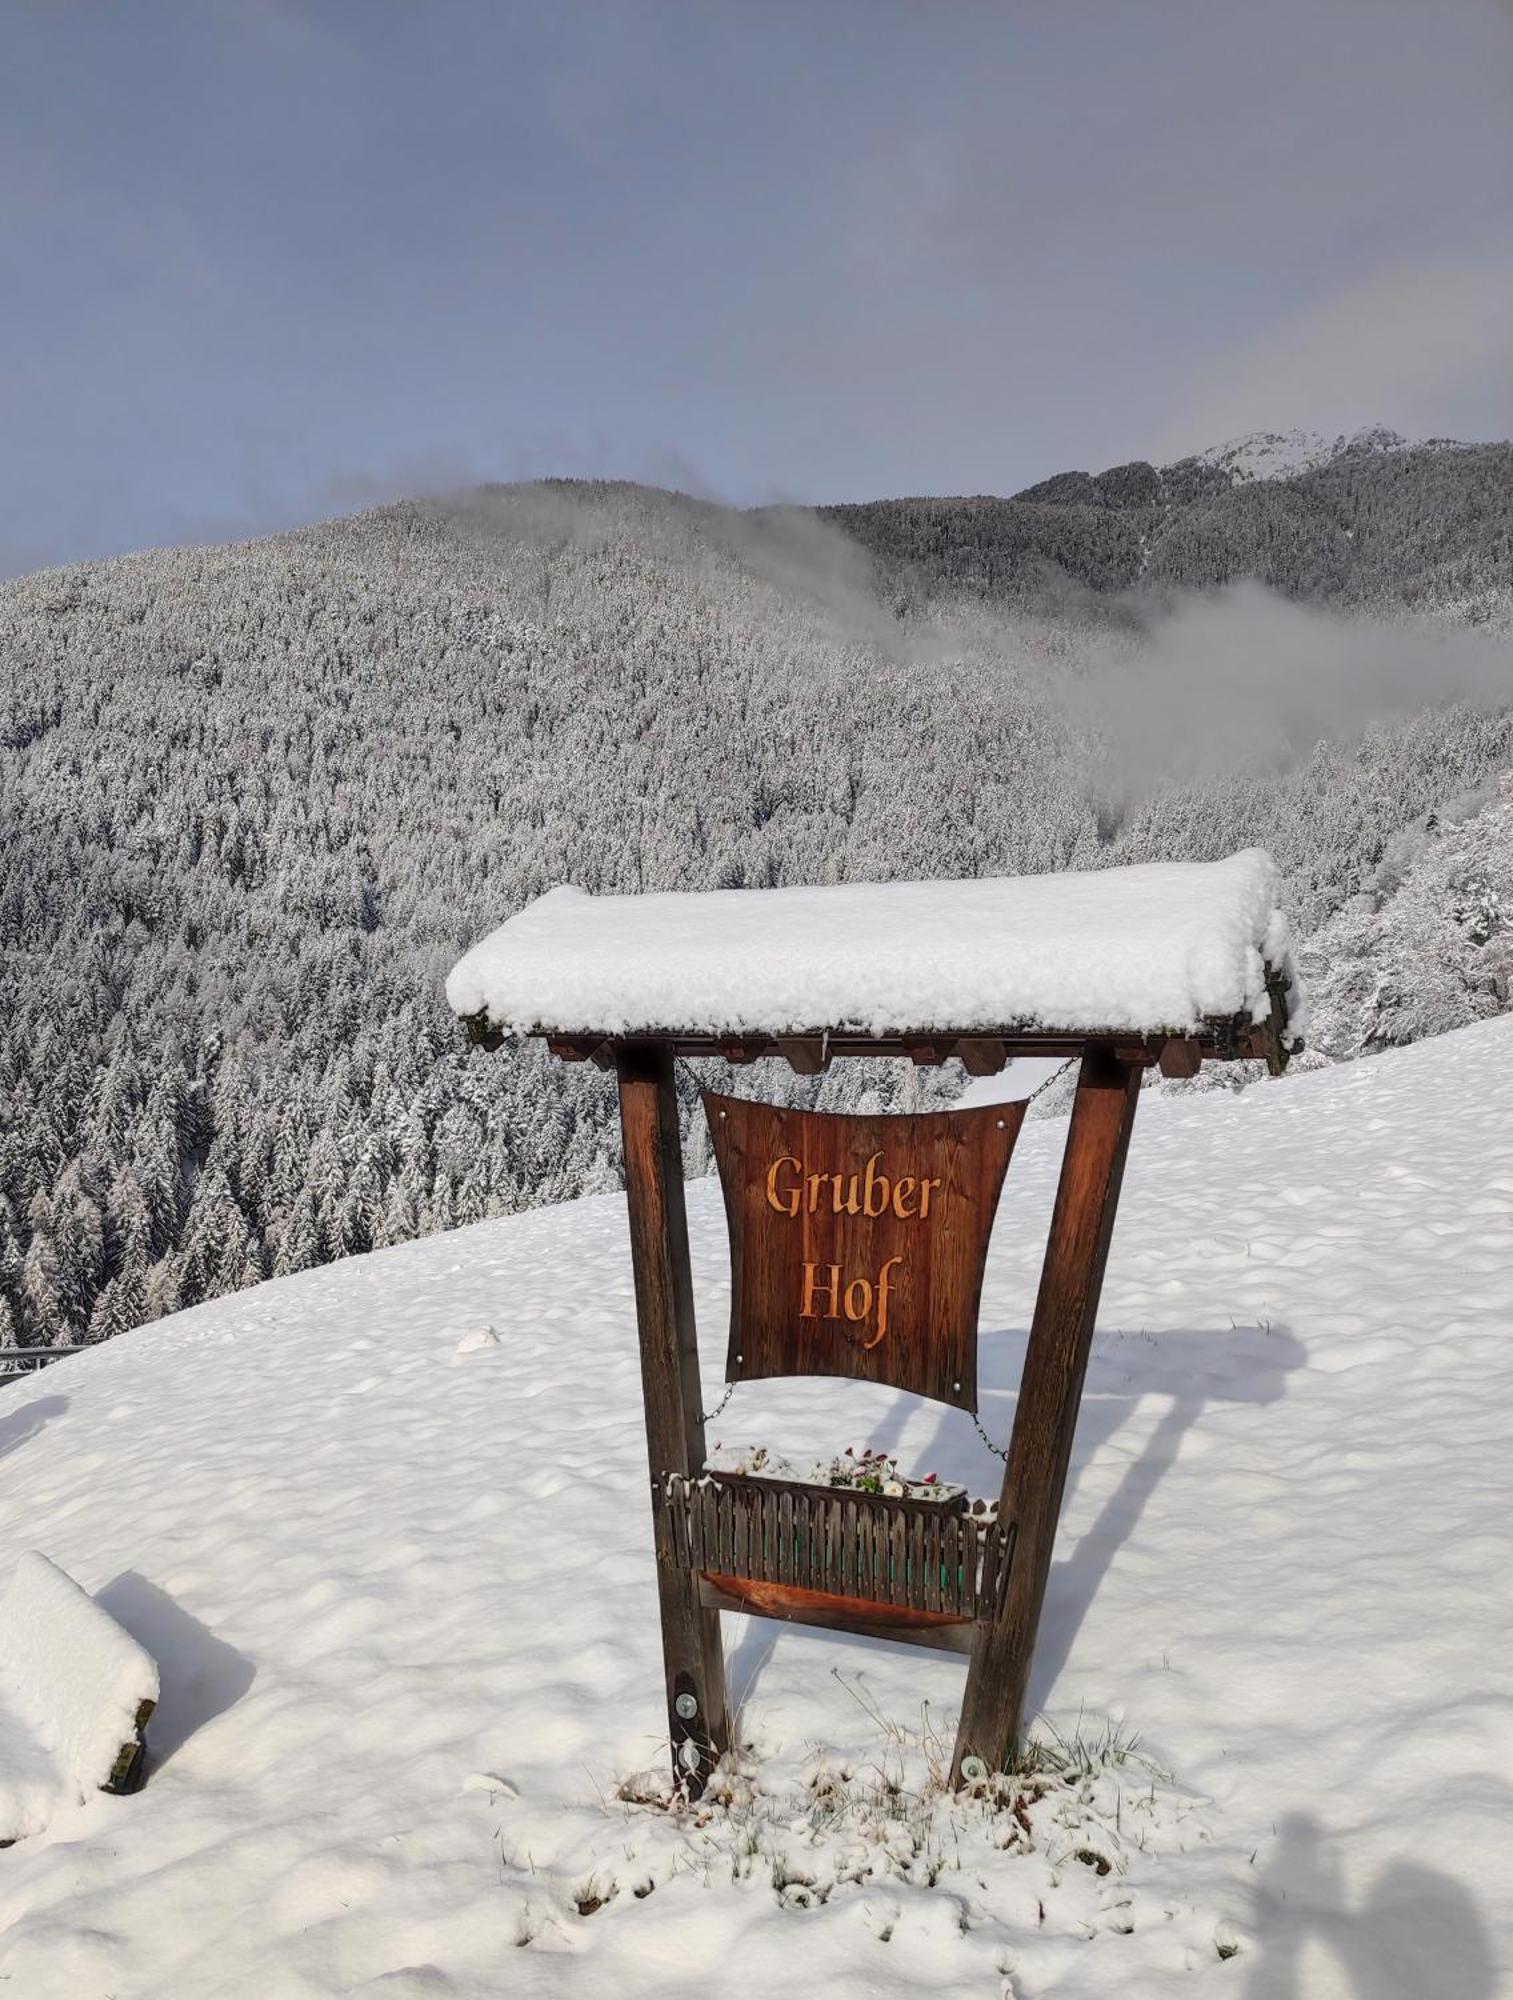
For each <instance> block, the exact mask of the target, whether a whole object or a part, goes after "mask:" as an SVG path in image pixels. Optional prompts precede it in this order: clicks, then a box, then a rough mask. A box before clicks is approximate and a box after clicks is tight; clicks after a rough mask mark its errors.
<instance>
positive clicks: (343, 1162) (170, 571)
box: [0, 435, 1513, 1345]
mask: <svg viewBox="0 0 1513 2000" xmlns="http://www.w3.org/2000/svg"><path fill="white" fill-rule="evenodd" d="M0 666H3V671H0V688H3V695H0V954H3V957H0V982H3V986H0V991H3V999H4V1009H3V1014H0V1095H3V1099H4V1101H5V1103H6V1104H7V1105H8V1107H9V1111H8V1117H7V1122H6V1124H5V1125H4V1127H3V1128H0V1345H6V1344H11V1343H18V1342H19V1343H22V1344H38V1345H57V1344H63V1343H68V1342H74V1341H83V1340H95V1339H102V1338H105V1337H108V1336H109V1335H111V1334H113V1333H116V1332H119V1331H121V1330H123V1329H124V1328H126V1327H129V1326H132V1325H134V1324H137V1323H138V1322H140V1321H142V1320H143V1319H147V1318H152V1317H156V1316H158V1315H160V1314H162V1313H164V1312H167V1311H171V1310H173V1309H175V1308H176V1307H178V1306H179V1305H180V1304H185V1305H187V1304H191V1303H194V1302H195V1301H197V1300H199V1299H201V1298H205V1297H211V1296H215V1295H216V1294H218V1293H221V1292H225V1291H227V1290H230V1289H234V1288H236V1287H239V1286H242V1285H246V1284H251V1283H254V1282H256V1281H257V1280H259V1279H261V1278H263V1277H265V1276H268V1275H270V1274H272V1273H275V1272H277V1273H283V1272H289V1271H298V1270H302V1269H306V1268H309V1267H311V1266H313V1265H316V1264H320V1263H323V1262H325V1261H327V1260H330V1259H333V1258H336V1257H340V1256H344V1255H348V1254H351V1253H354V1252H358V1251H363V1250H367V1249H370V1248H373V1247H376V1246H379V1245H383V1244H388V1243H394V1242H399V1241H403V1240H406V1239H408V1238H410V1237H413V1236H416V1235H418V1234H422V1233H425V1232H428V1231H431V1230H437V1229H447V1228H452V1227H455V1226H458V1225H460V1224H463V1223H468V1222H472V1221H475V1220H478V1219H480V1218H482V1217H484V1216H486V1215H491V1214H497V1213H501V1212H506V1211H510V1210H514V1209H518V1208H522V1207H527V1206H531V1205H534V1204H537V1203H542V1202H550V1201H559V1200H563V1199H567V1198H569V1197H571V1196H573V1195H576V1194H579V1193H582V1192H585V1191H593V1190H598V1189H604V1188H609V1187H613V1186H615V1185H617V1184H618V1166H617V1160H616V1151H615V1148H616V1141H615V1137H614V1132H613V1121H612V1115H611V1114H612V1088H611V1085H610V1084H609V1083H608V1082H607V1081H606V1079H604V1078H603V1077H601V1076H600V1075H599V1074H598V1073H597V1072H595V1071H592V1070H589V1069H586V1068H585V1067H582V1066H572V1067H569V1066H565V1065H560V1064H557V1063H554V1062H552V1061H550V1060H549V1059H547V1058H546V1057H545V1056H544V1055H543V1054H542V1053H541V1052H540V1051H538V1050H537V1049H536V1048H535V1047H534V1046H531V1045H526V1046H525V1047H524V1048H523V1049H521V1050H519V1051H515V1052H511V1053H508V1054H505V1055H486V1054H483V1053H482V1052H479V1051H472V1050H469V1049H468V1048H466V1047H465V1046H464V1044H463V1040H462V1037H461V1033H460V1031H459V1029H458V1026H457V1024H456V1022H455V1021H454V1020H453V1019H452V1017H451V1016H450V1014H449V1013H448V1012H447V1011H446V1008H445V1003H444V1000H443V998H442V991H441V987H442V980H443V977H444V975H445V973H446V971H447V969H448V967H449V966H450V965H451V963H452V962H453V960H454V959H455V958H456V957H457V956H458V954H459V953H460V952H461V950H462V949H463V948H464V947H465V946H467V945H468V944H470V943H471V942H473V941H474V940H475V939H476V938H477V937H478V936H480V935H481V934H482V933H483V932H484V931H485V930H487V929H490V928H492V927H493V926H494V925H496V924H497V923H499V922H501V921H502V920H503V919H504V918H505V917H506V916H508V915H509V914H510V913H511V912H512V911H514V910H515V909H518V908H519V907H520V906H521V904H523V903H524V902H525V901H527V900H528V899H529V898H530V897H532V896H535V895H538V894H540V893H541V892H542V891H544V890H545V889H547V888H549V887H551V886H552V885H553V884H555V883H558V882H564V881H572V882H576V883H578V884H580V885H582V886H583V887H585V888H587V889H589V890H592V891H639V890H647V889H692V888H711V887H737V886H753V887H766V886H772V885H777V884H781V883H795V882H827V881H858V880H886V879H889V878H901V877H904V878H906V877H927V878H928V877H949V876H959V875H982V874H999V873H1015V872H1023V871H1042V870H1048V869H1063V868H1091V867H1100V866H1104V865H1110V864H1116V863H1123V862H1134V861H1146V860H1156V859H1161V860H1205V859H1211V858H1214V857H1216V856H1219V855H1222V854H1225V853H1228V852H1230V851H1232V850H1233V849H1235V848H1238V847H1243V846H1247V845H1251V844H1259V845H1264V846H1266V847H1268V848H1269V849H1270V850H1271V852H1272V853H1273V854H1274V855H1275V857H1276V859H1277V861H1278V863H1279V865H1280V867H1281V869H1282V871H1283V874H1284V878H1285V883H1286V895H1287V901H1288V905H1289V909H1290V911H1291V914H1292V917H1293V921H1294V924H1295V926H1296V928H1297V930H1298V932H1299V935H1300V937H1301V938H1302V940H1303V947H1304V949H1303V958H1304V965H1305V969H1306V970H1307V972H1308V974H1309V984H1310V990H1311V994H1312V999H1313V1015H1312V1019H1311V1022H1310V1027H1309V1040H1310V1046H1311V1049H1312V1051H1313V1052H1314V1057H1315V1058H1317V1059H1330V1060H1339V1059H1347V1058H1350V1057H1353V1056H1355V1055H1358V1054H1361V1053H1365V1052H1369V1051H1370V1050H1372V1049H1374V1048H1378V1047H1382V1046H1385V1045H1387V1044H1389V1043H1392V1042H1399V1041H1404V1040H1411V1039H1413V1038H1415V1037H1416V1036H1418V1035H1422V1034H1427V1033H1433V1032H1437V1031H1440V1030H1442V1029H1445V1028H1448V1027H1451V1026H1455V1025H1458V1024H1459V1023H1460V1022H1462V1021H1466V1020H1471V1019H1474V1018H1477V1017H1478V1016H1479V1015H1482V1014H1485V1013H1489V1012H1495V1011H1498V1010H1500V1009H1502V1008H1505V1007H1506V1006H1507V1005H1508V1004H1509V983H1510V974H1513V946H1510V938H1513V914H1510V912H1513V798H1510V797H1509V795H1508V793H1507V791H1506V789H1500V788H1499V780H1500V778H1501V776H1502V774H1504V773H1506V772H1507V771H1508V770H1509V768H1510V766H1513V449H1510V448H1509V447H1508V446H1505V445H1485V446H1454V445H1443V444H1440V445H1434V446H1423V447H1408V446H1405V445H1403V444H1402V443H1401V441H1400V440H1396V439H1392V438H1390V437H1387V436H1384V435H1374V436H1372V437H1368V438H1363V439H1360V440H1356V441H1354V442H1353V443H1351V444H1349V445H1346V446H1343V447H1341V448H1337V449H1335V450H1332V451H1330V452H1327V453H1324V454H1321V455H1319V456H1318V457H1317V461H1316V462H1311V463H1309V464H1308V465H1307V466H1306V467H1305V468H1304V469H1302V470H1299V471H1296V472H1293V473H1291V474H1290V475H1289V476H1282V477H1262V478H1257V477H1254V476H1250V475H1248V474H1247V472H1246V470H1245V466H1244V463H1243V461H1242V460H1236V459H1235V458H1234V457H1233V455H1230V456H1228V457H1226V456H1225V455H1223V454H1206V455H1204V456H1203V457H1200V458H1196V459H1189V460H1186V461H1184V462H1183V463H1182V464H1180V465H1177V466H1173V467H1168V468H1165V469H1157V468H1154V467H1151V466H1148V465H1137V466H1125V467H1119V468H1115V469H1114V470H1112V471H1109V472H1106V473H1102V474H1098V475H1093V474H1088V473H1067V474H1064V475H1061V476H1060V477H1058V478H1056V479H1053V480H1050V481H1047V482H1044V483H1043V484H1041V485H1040V486H1038V487H1035V488H1032V489H1030V490H1029V491H1028V492H1027V493H1025V494H1023V495H1020V496H1019V497H1017V498H1015V499H1012V500H1004V499H995V498H970V499H901V500H891V501H881V502H878V503H876V504H874V505H870V506H845V507H832V508H824V509H818V510H808V509H798V508H779V509H761V510H753V511H745V512H742V511H737V510H734V509H729V508H724V507H720V506H717V505H715V504H712V503H709V502H703V501H695V500H690V499H687V498H685V497H682V496H679V495H675V494H670V493H664V492H660V491H653V490H649V489H646V488H640V487H634V486H615V485H602V484H592V483H575V482H564V483H547V484H539V485H533V486H522V487H498V488H482V489H475V490H472V491H469V492H466V493H462V494H456V495H451V496H447V497H445V498H439V499H431V500H426V501H417V502H406V503H402V504H398V505H394V506H388V507H383V508H380V509H378V510H376V511H374V512H371V513H367V514H364V515H360V516H358V517H356V518H355V519H351V520H344V521H337V522H332V523H328V524H325V525H322V526H319V527H314V528H310V529H306V530H303V531H300V532H298V533H294V534H289V535H283V536H279V537H276V538H274V539H270V540H266V541H260V542H252V543H246V544H241V545H238V546H231V547H218V548H205V549H183V550H171V551H166V552H162V553H154V554H148V555H140V556H130V557H125V558H121V559H119V560H115V561H110V562H101V563H89V564H81V565H79V566H77V567H74V568H70V569H63V570H52V571H47V572H43V573H41V574H38V575H34V576H30V577H25V578H21V579H19V580H16V581H14V582H11V583H9V584H5V585H3V586H0ZM704 1070H705V1077H706V1080H707V1081H710V1082H713V1083H716V1084H718V1083H719V1082H720V1081H721V1080H722V1077H721V1070H722V1066H720V1065H715V1064H709V1065H705V1066H704ZM769 1071H770V1074H769V1073H768V1072H769ZM748 1080H749V1081H754V1082H756V1083H757V1084H758V1087H759V1088H760V1089H761V1090H762V1091H763V1093H764V1094H766V1095H768V1096H771V1097H776V1098H782V1099H786V1100H788V1101H808V1102H818V1103H820V1104H825V1105H831V1106H840V1105H846V1106H847V1107H857V1106H860V1105H862V1104H864V1103H865V1104H867V1105H869V1106H871V1107H873V1108H893V1107H903V1106H907V1105H912V1104H917V1103H920V1102H922V1101H925V1100H926V1098H927V1097H931V1096H938V1095H941V1094H950V1093H952V1092H954V1090H955V1089H957V1088H958V1087H959V1084H960V1078H959V1076H958V1075H957V1074H956V1073H955V1069H954V1066H952V1065H948V1066H947V1069H946V1070H945V1071H944V1072H941V1073H938V1074H935V1073H932V1074H930V1075H928V1076H922V1075H921V1074H919V1073H917V1072H915V1071H913V1070H912V1069H901V1068H899V1067H896V1066H893V1065H884V1064H878V1065H869V1066H862V1065H856V1066H854V1067H851V1068H848V1069H847V1070H846V1071H844V1072H837V1073H835V1074H833V1075H831V1076H827V1077H825V1078H823V1079H819V1080H816V1081H805V1080H801V1079H798V1078H796V1077H794V1076H792V1075H791V1073H789V1072H788V1071H787V1069H786V1067H784V1066H774V1065H764V1066H763V1073H762V1075H761V1076H760V1078H759V1079H748ZM1199 1081H1200V1083H1203V1082H1207V1081H1208V1079H1207V1077H1205V1078H1202V1079H1200V1080H1199ZM682 1088H683V1089H684V1091H685V1103H684V1108H685V1113H686V1118H685V1123H686V1125H687V1127H688V1133H689V1157H690V1168H691V1170H692V1171H695V1172H698V1171H702V1170H703V1169H704V1167H705V1166H706V1165H707V1149H706V1147H705V1144H704V1140H703V1134H702V1128H701V1124H700V1122H699V1120H698V1117H697V1113H696V1097H695V1090H694V1082H693V1078H692V1074H691V1072H690V1073H687V1074H685V1075H684V1077H683V1083H682Z"/></svg>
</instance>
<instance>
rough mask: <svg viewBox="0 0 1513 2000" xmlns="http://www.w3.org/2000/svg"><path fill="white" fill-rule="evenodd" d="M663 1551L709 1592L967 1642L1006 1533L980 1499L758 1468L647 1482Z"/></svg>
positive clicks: (999, 1577) (803, 1619)
mask: <svg viewBox="0 0 1513 2000" xmlns="http://www.w3.org/2000/svg"><path fill="white" fill-rule="evenodd" d="M653 1504H654V1510H655V1513H656V1526H657V1536H658V1548H659V1552H660V1553H661V1555H662V1557H663V1560H664V1561H667V1562H669V1563H671V1564H672V1565H673V1566H674V1567H676V1568H678V1569H684V1570H692V1571H693V1572H695V1574H696V1575H697V1576H698V1577H699V1578H700V1579H701V1595H702V1596H703V1597H704V1598H705V1601H706V1602H709V1603H711V1604H712V1605H715V1606H716V1607H717V1608H720V1609H726V1610H755V1611H761V1612H763V1613H764V1614H765V1615H767V1616H769V1617H773V1616H776V1617H785V1618H791V1619H794V1620H796V1621H798V1622H799V1623H803V1624H817V1625H826V1624H835V1625H839V1624H843V1623H844V1624H846V1626H847V1627H848V1629H862V1630H868V1631H876V1632H879V1633H882V1634H884V1635H885V1636H888V1637H892V1638H904V1639H912V1640H914V1641H915V1642H916V1643H918V1644H922V1645H934V1646H944V1647H946V1648H948V1649H950V1650H955V1651H965V1650H967V1648H968V1647H969V1645H970V1631H971V1627H972V1625H973V1624H974V1623H975V1622H977V1621H978V1620H979V1619H982V1618H987V1617H991V1616H992V1615H993V1614H994V1613H995V1611H996V1610H997V1608H998V1606H999V1605H1000V1604H1001V1602H1002V1597H1003V1590H1004V1587H1005V1585H1006V1583H1007V1580H1008V1572H1009V1566H1010V1562H1011V1559H1012V1555H1013V1544H1014V1533H1013V1529H1012V1527H1011V1526H1008V1525H1001V1524H1000V1523H999V1520H998V1515H997V1510H996V1509H994V1508H992V1507H990V1506H989V1505H988V1504H987V1503H986V1502H985V1501H981V1500H975V1501H970V1502H969V1501H968V1500H967V1497H966V1495H965V1494H961V1493H953V1494H952V1495H951V1496H950V1497H948V1498H946V1499H941V1500H922V1499H919V1498H916V1497H914V1496H912V1495H907V1494H905V1495H897V1494H886V1493H867V1492H861V1491H858V1490H857V1489H856V1488H854V1487H844V1486H816V1485H810V1484H809V1483H807V1482H806V1481H801V1480H795V1479H773V1478H766V1477H764V1476H762V1475H760V1474H749V1473H725V1472H707V1473H705V1474H704V1475H703V1476H702V1477H701V1478H698V1479H693V1480H689V1479H683V1478H681V1477H678V1476H672V1477H669V1478H667V1479H665V1480H663V1481H662V1482H661V1483H660V1486H659V1487H658V1488H657V1489H655V1490H654V1496H653Z"/></svg>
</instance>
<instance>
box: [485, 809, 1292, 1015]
mask: <svg viewBox="0 0 1513 2000" xmlns="http://www.w3.org/2000/svg"><path fill="white" fill-rule="evenodd" d="M1268 968H1270V969H1271V970H1272V971H1273V972H1274V973H1275V974H1278V975H1281V976H1282V977H1284V978H1285V977H1287V976H1288V975H1289V974H1290V970H1291V967H1290V962H1289V957H1288V941H1287V928H1286V920H1285V919H1284V917H1283V916H1282V914H1281V912H1280V911H1279V910H1278V908H1277V875H1276V869H1275V866H1274V865H1273V863H1272V860H1271V858H1270V856H1269V855H1267V854H1265V853H1263V852H1262V851H1261V850H1260V849H1258V848H1251V849H1248V850H1246V851H1245V852H1244V853H1241V854H1233V855H1231V856H1230V857H1229V858H1228V859H1227V860H1225V861H1213V862H1170V863H1157V864H1151V865H1148V866H1143V867H1136V868H1105V869H1099V870H1096V871H1092V872H1088V873H1081V874H1058V875H1024V876H1002V877H997V878H982V879H978V880H975V881H965V882H880V883H854V884H848V885H844V886H837V887H827V888H810V889H798V888H795V889H717V890H710V891H707V892H703V893H694V894H659V895H647V896H590V895H588V894H586V893H585V892H584V891H583V890H581V889H574V888H559V889H553V890H552V891H551V892H550V894H548V895H545V896H542V897H540V898H539V899H538V900H537V901H536V902H534V903H531V904H528V905H527V907H526V908H525V909H523V910H521V911H520V912H519V914H518V915H517V916H513V917H511V918H510V920H509V921H508V922H507V923H505V924H502V925H501V926H500V927H499V929H498V930H496V931H494V932H493V933H492V935H491V936H489V937H486V938H484V939H483V940H482V942H481V943H479V944H476V945H474V947H473V949H472V950H471V951H470V952H468V954H467V956H466V957H465V958H463V959H462V960H461V961H460V962H459V963H458V964H457V965H456V966H455V967H454V968H453V970H452V973H451V976H450V978H449V979H448V980H447V998H448V1000H449V1001H450V1003H451V1005H452V1008H453V1009H454V1011H455V1012H456V1013H458V1014H460V1015H463V1016H465V1017H469V1018H472V1019H474V1020H477V1021H478V1022H479V1023H480V1025H485V1026H487V1027H488V1028H491V1029H494V1030H503V1031H505V1032H515V1033H521V1034H547V1033H555V1034H558V1035H585V1034H588V1035H600V1036H605V1037H612V1036H630V1035H656V1034H666V1035H670V1036H674V1037H676V1036H680V1035H682V1036H690V1037H694V1036H719V1035H725V1036H739V1035H747V1034H752V1035H773V1036H777V1035H803V1034H815V1033H819V1032H822V1031H825V1030H828V1031H830V1032H832V1033H835V1032H842V1033H852V1034H864V1035H874V1036H884V1035H891V1034H903V1033H910V1032H912V1033H932V1032H945V1031H948V1030H949V1031H954V1032H956V1033H971V1032H992V1031H999V1032H1002V1031H1005V1030H1018V1031H1021V1032H1034V1033H1043V1034H1052V1033H1056V1032H1068V1033H1076V1034H1081V1033H1091V1032H1097V1031H1111V1032H1115V1033H1136V1034H1149V1033H1155V1032H1160V1031H1163V1030H1164V1031H1166V1032H1168V1033H1176V1032H1182V1033H1195V1032H1197V1031H1198V1030H1200V1029H1201V1028H1202V1026H1203V1024H1204V1023H1205V1022H1212V1021H1214V1020H1231V1021H1232V1020H1235V1019H1236V1018H1239V1019H1246V1020H1249V1021H1251V1022H1261V1021H1265V1020H1266V1019H1267V1018H1268V1016H1269V1015H1270V1013H1271V1005H1272V1001H1271V995H1270V994H1269V993H1268V990H1267V971H1268ZM1295 1011H1296V1010H1294V1013H1295Z"/></svg>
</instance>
